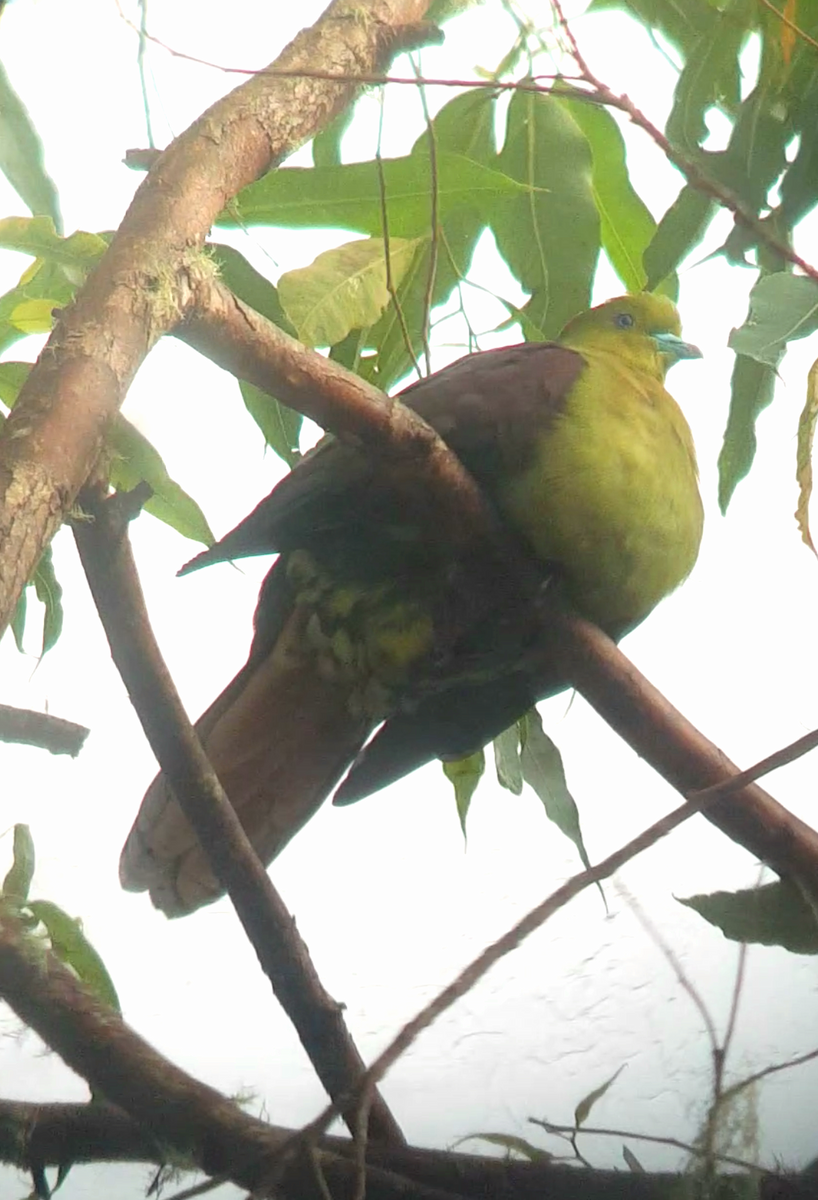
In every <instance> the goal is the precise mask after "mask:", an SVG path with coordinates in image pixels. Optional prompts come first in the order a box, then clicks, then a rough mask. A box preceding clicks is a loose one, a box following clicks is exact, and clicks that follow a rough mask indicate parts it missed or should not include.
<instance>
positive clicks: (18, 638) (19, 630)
mask: <svg viewBox="0 0 818 1200" xmlns="http://www.w3.org/2000/svg"><path fill="white" fill-rule="evenodd" d="M27 611H28V599H27V598H26V589H25V588H23V590H22V592H21V593H20V599H19V600H18V601H17V606H16V608H15V609H14V616H13V617H12V618H11V633H12V637H13V638H14V644H15V646H16V647H17V649H18V650H19V652H20V653H21V654H22V653H23V636H24V634H25V631H26V613H27Z"/></svg>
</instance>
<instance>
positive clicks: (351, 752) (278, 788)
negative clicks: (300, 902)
mask: <svg viewBox="0 0 818 1200" xmlns="http://www.w3.org/2000/svg"><path fill="white" fill-rule="evenodd" d="M309 616H310V611H309V609H308V608H306V607H301V606H297V607H296V608H294V609H293V610H292V612H291V613H290V615H289V616H288V617H287V618H286V620H285V622H284V624H283V627H282V629H281V632H280V634H279V636H278V638H277V639H276V642H275V645H274V646H273V648H272V650H271V651H270V653H269V654H268V655H266V656H265V657H258V656H256V657H254V656H253V655H252V654H251V657H250V659H249V661H248V662H247V664H246V666H245V667H243V668H242V670H241V671H240V672H239V674H238V675H237V676H236V678H235V679H234V680H233V682H232V683H230V684H228V686H227V687H226V688H225V690H224V691H223V692H222V694H221V695H220V696H219V697H218V698H217V699H216V700H215V701H214V702H213V704H211V706H210V708H209V709H208V710H207V712H205V713H204V714H203V716H202V717H200V719H199V720H198V721H197V723H196V729H197V732H198V733H199V736H200V738H201V740H202V743H203V745H204V748H205V750H206V751H207V753H208V756H209V758H210V761H211V763H212V764H213V767H214V769H215V771H216V774H217V775H218V777H219V779H220V780H221V783H222V786H223V787H224V789H225V791H226V792H227V795H228V797H229V798H230V801H231V803H232V804H233V807H234V808H235V809H236V812H237V813H238V815H239V817H240V819H241V822H242V824H243V826H244V828H245V830H246V832H247V835H248V837H249V838H250V841H251V842H252V843H253V846H254V848H255V850H256V852H257V854H258V855H259V857H260V858H261V860H262V862H264V864H265V865H266V864H267V863H269V862H271V861H272V859H273V858H274V857H275V856H276V855H277V854H278V852H279V851H280V850H281V849H282V848H283V847H284V846H285V845H286V843H287V842H288V841H289V840H290V838H291V837H292V836H293V835H294V834H295V833H296V832H297V831H298V830H299V829H300V828H301V826H302V825H304V824H305V823H306V822H307V821H308V820H309V819H310V817H311V816H312V815H313V814H314V813H315V811H316V810H317V809H318V808H319V806H320V805H321V803H322V802H323V800H324V799H325V797H326V796H327V795H328V794H329V792H330V791H331V790H332V788H333V787H334V786H335V784H336V783H337V782H338V780H339V779H340V778H341V776H342V775H343V773H344V770H345V769H346V767H347V766H348V765H349V763H350V761H351V760H352V759H353V758H354V757H355V755H356V754H357V752H358V751H359V750H360V748H361V746H362V745H363V743H364V741H365V739H366V737H367V735H368V734H369V732H370V730H371V727H372V721H371V720H370V719H369V718H367V717H366V716H362V715H356V714H355V712H354V705H353V706H351V705H350V704H349V703H348V701H349V692H350V688H349V687H348V686H345V685H344V682H343V680H339V679H338V678H337V677H332V676H331V675H328V674H327V673H326V672H324V671H320V670H318V669H317V661H316V658H315V655H314V654H311V653H310V651H309V649H305V647H308V645H309V638H307V637H305V625H306V622H307V621H308V620H309ZM119 874H120V880H121V882H122V886H123V887H125V888H127V889H128V890H129V891H148V892H150V897H151V900H152V901H153V903H154V905H155V906H156V907H157V908H159V909H161V910H162V911H163V912H164V913H166V914H167V916H169V917H176V916H184V915H185V914H187V913H190V912H192V911H194V910H195V909H196V908H199V907H200V906H201V905H203V904H208V903H209V902H210V901H212V900H215V899H217V898H218V897H219V896H220V895H221V892H222V889H221V887H220V886H219V884H218V882H217V880H216V879H215V877H214V875H213V873H212V871H211V870H210V867H209V866H208V862H207V859H206V857H205V855H204V853H203V851H202V849H201V846H200V845H199V842H198V840H197V838H196V835H195V833H194V832H193V829H192V828H191V826H190V824H189V822H188V820H187V818H186V817H185V816H184V814H183V813H182V810H181V809H180V807H179V805H178V803H177V802H176V799H175V797H174V795H173V792H172V791H171V789H170V787H169V785H168V783H167V782H166V780H165V778H164V776H163V775H161V774H159V775H157V777H156V778H155V779H154V781H153V783H152V784H151V785H150V787H149V788H148V791H147V793H146V794H145V798H144V800H143V801H142V807H141V808H140V810H139V813H138V815H137V818H136V821H135V822H134V825H133V828H132V829H131V832H130V834H129V835H128V839H127V841H126V843H125V846H124V848H123V851H122V857H121V859H120V867H119Z"/></svg>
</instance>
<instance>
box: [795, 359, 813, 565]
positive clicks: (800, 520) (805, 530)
mask: <svg viewBox="0 0 818 1200" xmlns="http://www.w3.org/2000/svg"><path fill="white" fill-rule="evenodd" d="M816 421H818V360H816V361H815V362H814V363H813V364H812V366H811V367H810V370H809V374H808V376H807V399H806V403H805V404H804V408H803V410H802V412H801V416H800V418H799V420H798V449H797V455H796V470H795V476H796V479H797V481H798V505H797V507H796V510H795V520H796V523H797V525H798V531H799V533H800V534H801V538H802V540H803V542H804V544H805V545H807V546H809V548H810V550H811V551H812V553H813V554H817V553H818V551H816V549H815V542H814V541H813V539H812V533H811V531H810V524H809V504H810V500H811V499H812V446H813V442H814V440H815V424H816Z"/></svg>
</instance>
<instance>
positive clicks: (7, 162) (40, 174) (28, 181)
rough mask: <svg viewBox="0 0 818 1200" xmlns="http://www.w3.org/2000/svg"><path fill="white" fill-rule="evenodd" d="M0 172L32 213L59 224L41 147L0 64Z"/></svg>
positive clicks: (30, 122)
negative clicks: (46, 217)
mask: <svg viewBox="0 0 818 1200" xmlns="http://www.w3.org/2000/svg"><path fill="white" fill-rule="evenodd" d="M0 171H2V172H3V174H4V175H5V177H6V179H8V181H9V183H10V184H11V186H12V187H13V188H14V190H15V191H16V192H17V194H18V195H19V196H20V199H21V200H22V201H23V203H24V204H26V205H27V206H28V207H29V208H30V209H31V211H32V212H33V213H37V214H44V215H45V216H48V217H50V218H51V220H52V221H53V223H54V225H55V226H56V228H57V229H60V228H61V227H62V217H61V216H60V203H59V199H58V196H57V189H56V187H55V185H54V181H53V179H52V178H51V176H50V175H49V174H48V172H47V171H46V169H45V164H44V161H43V147H42V142H41V141H40V137H39V134H38V133H37V130H36V129H35V127H34V122H33V121H32V119H31V116H30V114H29V112H28V109H27V108H26V106H25V104H24V103H23V101H22V100H21V99H20V97H19V96H18V94H17V92H16V91H15V90H14V88H13V87H12V85H11V81H10V80H9V78H8V76H7V75H6V72H5V71H4V69H3V67H2V66H0Z"/></svg>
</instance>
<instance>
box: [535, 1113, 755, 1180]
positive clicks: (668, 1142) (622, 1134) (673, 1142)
mask: <svg viewBox="0 0 818 1200" xmlns="http://www.w3.org/2000/svg"><path fill="white" fill-rule="evenodd" d="M528 1120H529V1122H530V1123H531V1124H532V1125H538V1126H539V1127H540V1128H541V1129H544V1130H545V1132H546V1133H551V1134H555V1135H557V1134H558V1135H559V1136H560V1137H567V1136H568V1135H569V1134H570V1133H573V1132H576V1127H575V1126H574V1125H553V1124H552V1123H551V1121H540V1120H538V1119H537V1118H536V1117H529V1118H528ZM580 1133H588V1134H593V1135H594V1136H595V1137H615V1138H633V1139H634V1140H635V1141H638V1142H652V1143H653V1144H654V1145H656V1146H672V1147H673V1148H674V1149H676V1150H684V1151H685V1153H687V1154H692V1155H695V1156H696V1157H697V1158H703V1157H704V1153H705V1152H704V1150H702V1148H701V1146H696V1145H694V1144H693V1143H691V1142H683V1141H681V1140H680V1139H679V1138H674V1137H662V1136H661V1135H659V1134H653V1133H637V1132H636V1131H635V1130H633V1129H604V1128H601V1127H599V1126H594V1125H583V1126H582V1128H581V1130H580ZM715 1157H716V1158H717V1159H718V1160H719V1161H720V1162H723V1163H726V1164H727V1165H728V1166H731V1167H741V1168H742V1170H745V1171H759V1170H761V1169H762V1168H760V1167H759V1166H758V1164H757V1163H752V1162H748V1161H747V1160H746V1159H743V1158H735V1157H734V1156H733V1155H731V1154H720V1153H718V1152H716V1154H715Z"/></svg>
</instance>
